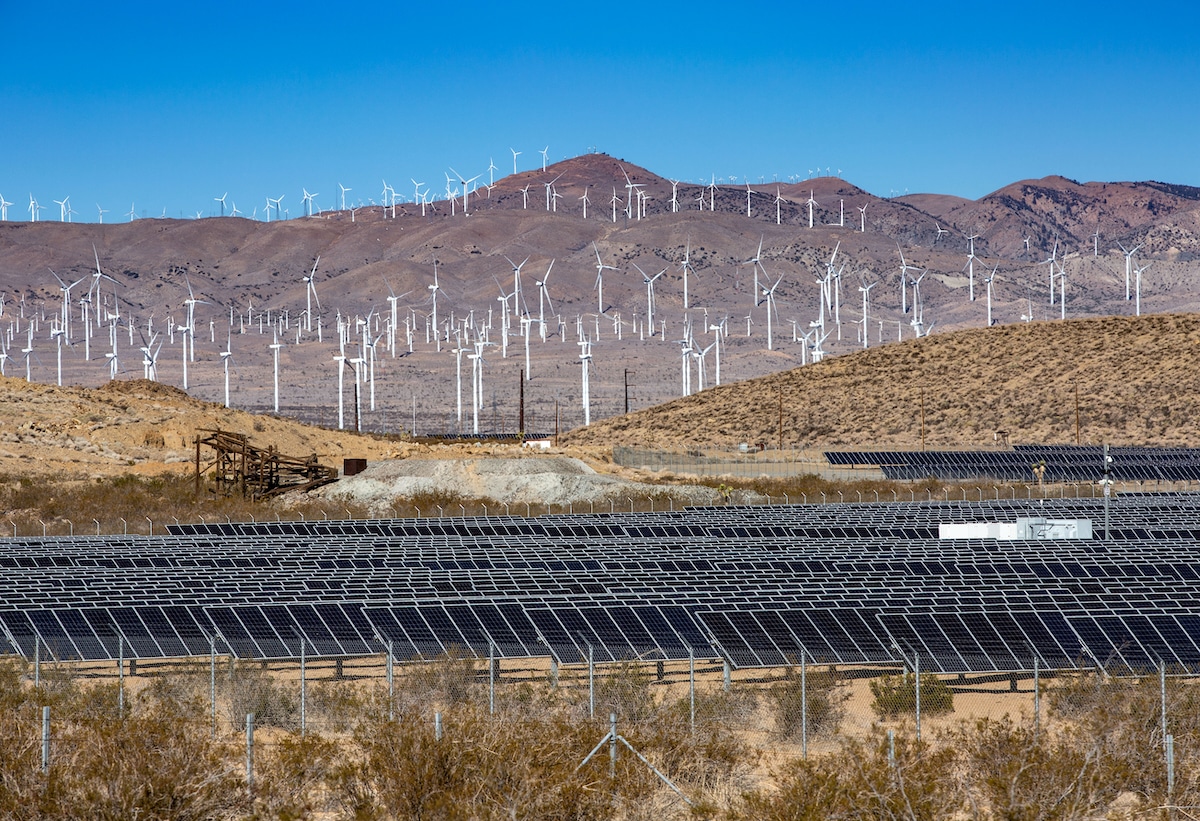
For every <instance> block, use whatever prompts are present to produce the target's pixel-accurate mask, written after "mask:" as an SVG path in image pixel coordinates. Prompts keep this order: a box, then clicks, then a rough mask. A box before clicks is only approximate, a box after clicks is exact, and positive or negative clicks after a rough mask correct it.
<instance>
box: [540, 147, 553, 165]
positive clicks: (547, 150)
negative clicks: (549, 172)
mask: <svg viewBox="0 0 1200 821" xmlns="http://www.w3.org/2000/svg"><path fill="white" fill-rule="evenodd" d="M538 153H539V154H541V155H542V170H543V171H545V170H546V160H547V158H548V156H549V154H550V146H546V147H545V148H543V149H542V150H541V151H539V152H538Z"/></svg>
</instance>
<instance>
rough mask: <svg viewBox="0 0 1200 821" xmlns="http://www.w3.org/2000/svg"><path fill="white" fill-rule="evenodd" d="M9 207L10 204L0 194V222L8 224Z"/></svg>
mask: <svg viewBox="0 0 1200 821" xmlns="http://www.w3.org/2000/svg"><path fill="white" fill-rule="evenodd" d="M10 205H12V203H11V202H9V201H8V200H6V199H4V195H3V194H0V222H8V206H10Z"/></svg>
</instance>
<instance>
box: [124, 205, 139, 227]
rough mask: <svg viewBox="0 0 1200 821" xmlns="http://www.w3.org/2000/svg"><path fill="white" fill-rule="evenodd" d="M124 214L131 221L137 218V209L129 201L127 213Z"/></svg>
mask: <svg viewBox="0 0 1200 821" xmlns="http://www.w3.org/2000/svg"><path fill="white" fill-rule="evenodd" d="M124 216H127V217H129V221H130V222H133V221H134V220H135V219H137V211H135V210H134V207H133V203H132V202H131V203H129V213H127V214H125V215H124Z"/></svg>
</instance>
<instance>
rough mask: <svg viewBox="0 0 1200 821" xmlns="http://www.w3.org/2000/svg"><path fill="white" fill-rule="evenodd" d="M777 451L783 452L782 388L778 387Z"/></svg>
mask: <svg viewBox="0 0 1200 821" xmlns="http://www.w3.org/2000/svg"><path fill="white" fill-rule="evenodd" d="M779 452H780V453H783V388H779Z"/></svg>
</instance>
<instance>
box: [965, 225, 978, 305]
mask: <svg viewBox="0 0 1200 821" xmlns="http://www.w3.org/2000/svg"><path fill="white" fill-rule="evenodd" d="M967 239H968V240H969V241H970V243H971V250H970V251H968V252H967V264H966V265H964V266H963V268H965V269H967V271H968V273H967V283H968V286H967V287H968V288H969V289H970V296H971V301H972V302H974V301H975V240H977V239H979V235H978V234H971V236H969V237H967Z"/></svg>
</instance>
